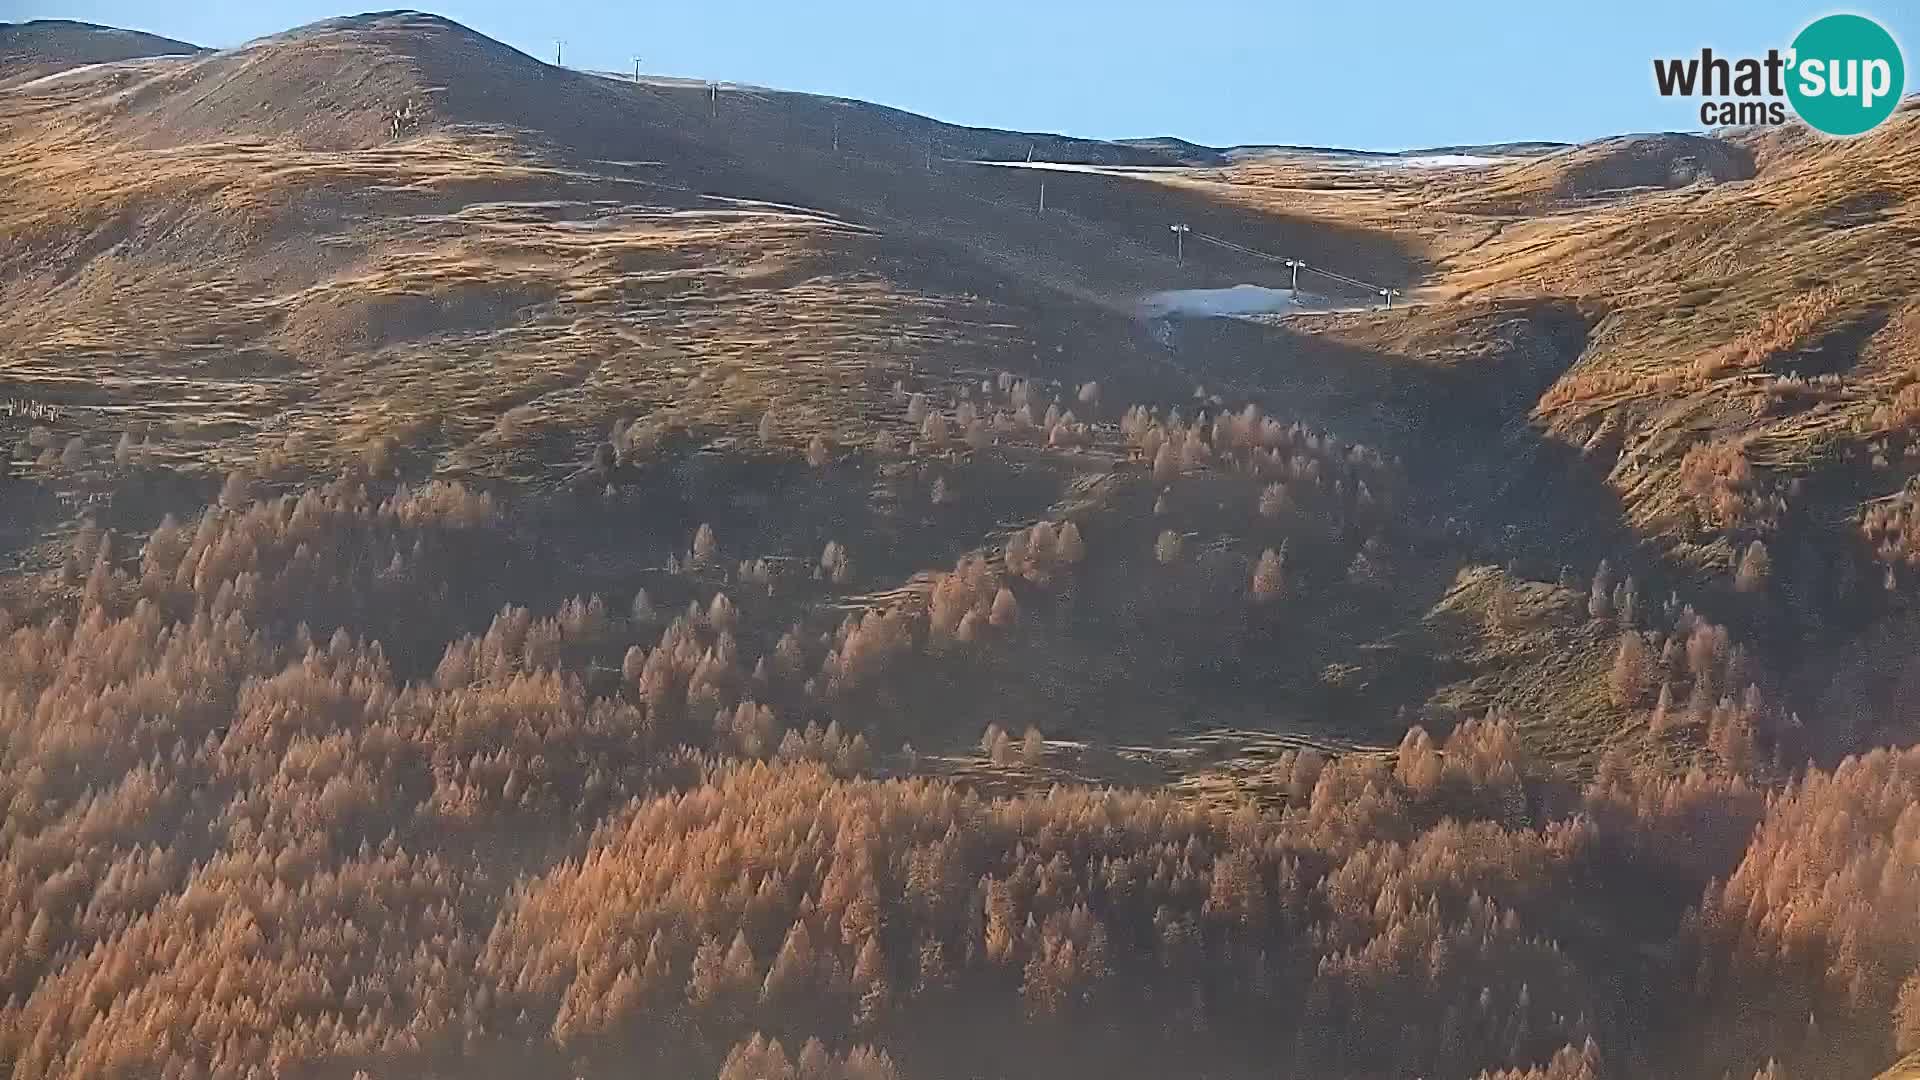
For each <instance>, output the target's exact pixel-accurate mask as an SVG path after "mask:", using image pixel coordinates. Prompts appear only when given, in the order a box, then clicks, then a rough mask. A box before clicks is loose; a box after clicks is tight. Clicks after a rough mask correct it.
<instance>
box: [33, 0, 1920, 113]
mask: <svg viewBox="0 0 1920 1080" xmlns="http://www.w3.org/2000/svg"><path fill="white" fill-rule="evenodd" d="M378 2H379V0H372V3H378ZM389 2H404V0H389ZM362 3H363V4H364V3H368V0H362ZM352 4H353V0H244V2H241V0H199V2H194V3H180V2H177V0H0V17H5V18H10V19H24V18H69V19H81V20H85V21H89V22H99V23H108V24H111V25H115V26H124V27H129V28H133V29H138V30H147V31H151V32H154V33H160V34H166V35H168V36H170V37H177V38H182V39H185V40H188V41H193V42H196V43H198V44H202V45H211V46H230V45H237V44H239V43H241V42H243V41H246V40H248V39H250V38H253V37H258V36H260V35H262V34H267V33H273V32H276V31H279V30H283V29H287V28H288V27H291V26H295V25H299V24H301V23H306V22H311V21H313V20H315V19H319V18H325V17H327V16H330V15H341V14H351V13H353V12H355V11H358V10H361V9H360V8H356V7H353V6H352ZM427 10H432V11H435V12H437V13H439V14H442V15H445V16H447V17H449V18H452V19H455V20H458V21H460V22H462V23H465V24H467V25H468V26H471V27H473V28H474V29H476V30H479V31H481V32H482V33H485V34H488V35H490V36H492V37H496V38H499V39H501V40H503V41H506V42H508V43H509V44H512V45H514V46H516V47H518V48H521V49H523V50H525V51H527V52H530V53H533V54H534V55H536V56H540V57H542V58H543V59H549V60H550V59H552V56H553V48H554V45H553V42H554V39H555V38H561V39H564V40H565V41H566V42H567V45H566V55H565V59H566V61H567V63H568V65H569V66H574V67H592V68H605V69H613V70H631V69H632V64H633V60H632V57H633V56H634V55H635V54H636V53H637V54H639V55H640V56H641V57H642V58H643V61H642V62H643V64H644V66H645V68H646V70H648V71H651V72H655V73H659V74H667V75H684V76H689V77H694V78H709V79H726V80H733V81H738V82H751V83H758V84H760V85H764V86H774V87H780V88H783V89H791V90H807V91H815V92H820V93H831V94H842V95H846V96H849V97H856V98H862V99H865V100H868V101H877V102H881V103H883V104H887V105H895V106H898V107H901V108H905V109H911V110H913V111H915V112H920V113H925V114H928V115H931V116H935V117H938V118H940V119H942V120H948V121H953V122H956V123H965V124H979V125H986V126H992V127H1006V128H1018V129H1025V130H1038V131H1058V132H1064V133H1067V134H1072V135H1081V136H1088V137H1096V138H1116V137H1125V136H1145V135H1177V136H1180V137H1182V138H1186V139H1191V140H1193V141H1195V142H1200V143H1208V144H1214V145H1223V144H1232V143H1259V142H1278V143H1298V144H1307V145H1336V146H1350V147H1358V148H1363V149H1384V150H1392V149H1406V148H1410V147H1419V146H1434V145H1443V144H1450V143H1476V142H1497V141H1506V140H1515V139H1553V140H1561V141H1574V140H1580V139H1588V138H1594V137H1597V136H1601V135H1610V134H1616V133H1619V132H1623V131H1646V130H1669V129H1671V130H1695V129H1698V128H1699V126H1700V125H1699V120H1698V116H1697V113H1696V109H1697V103H1695V104H1689V103H1688V102H1685V101H1681V100H1663V99H1661V98H1660V97H1659V96H1657V95H1656V94H1655V93H1654V92H1653V79H1652V74H1651V72H1652V67H1651V61H1652V59H1653V58H1654V57H1655V56H1684V55H1687V54H1689V53H1692V54H1696V55H1697V54H1698V52H1699V50H1700V47H1701V46H1703V45H1711V46H1712V47H1713V48H1714V50H1715V51H1716V52H1719V53H1723V54H1728V55H1735V56H1739V55H1750V54H1756V53H1764V51H1765V50H1766V49H1767V48H1768V47H1769V46H1778V47H1785V46H1786V45H1787V43H1788V42H1789V41H1791V39H1792V37H1793V35H1794V34H1795V33H1796V32H1797V31H1798V30H1799V28H1800V27H1801V26H1803V25H1805V24H1806V23H1807V22H1809V21H1811V20H1812V19H1813V18H1815V17H1817V16H1819V15H1823V14H1827V13H1828V12H1830V11H1834V10H1853V11H1858V12H1859V13H1861V14H1865V15H1870V16H1872V17H1874V18H1877V19H1879V20H1880V22H1881V23H1882V24H1883V25H1885V26H1887V27H1888V28H1889V29H1890V30H1892V31H1893V34H1894V36H1895V37H1896V38H1897V39H1899V40H1900V42H1901V44H1902V47H1903V50H1904V51H1905V53H1906V58H1907V66H1908V68H1909V74H1908V89H1909V90H1913V89H1914V85H1913V83H1914V79H1915V73H1914V71H1913V69H1914V68H1915V67H1916V66H1920V54H1917V53H1916V52H1915V44H1916V43H1920V4H1915V3H1912V2H1911V0H1898V2H1893V0H1881V2H1879V3H1877V4H1875V5H1870V6H1858V7H1853V8H1843V9H1836V8H1829V7H1821V6H1814V5H1809V4H1807V3H1789V2H1783V0H1608V2H1606V3H1599V4H1586V3H1578V4H1576V3H1563V2H1559V0H1466V2H1440V0H1374V2H1372V3H1366V2H1361V0H1331V2H1329V0H1319V2H1314V3H1295V2H1292V0H1265V2H1256V0H1188V2H1184V3H1175V2H1169V0H1158V2H1154V3H1145V2H1141V0H962V2H959V3H947V4H939V5H935V4H929V3H926V2H925V0H812V2H810V3H795V2H793V0H675V2H672V3H662V2H659V0H633V2H628V3H591V2H587V0H539V2H535V3H528V2H526V0H514V2H509V0H445V2H442V3H435V4H432V5H431V6H430V7H428V8H427Z"/></svg>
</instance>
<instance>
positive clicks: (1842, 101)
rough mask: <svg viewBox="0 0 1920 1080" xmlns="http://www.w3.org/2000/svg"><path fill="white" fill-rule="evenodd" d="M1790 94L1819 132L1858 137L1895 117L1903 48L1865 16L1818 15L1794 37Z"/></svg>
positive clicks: (1903, 68)
mask: <svg viewBox="0 0 1920 1080" xmlns="http://www.w3.org/2000/svg"><path fill="white" fill-rule="evenodd" d="M1790 63H1791V64H1792V72H1791V74H1790V75H1789V76H1788V78H1787V98H1788V100H1790V101H1792V102H1793V111H1794V112H1797V113H1799V114H1800V119H1802V120H1805V121H1806V122H1807V123H1808V124H1810V125H1811V126H1812V127H1813V128H1814V129H1815V130H1817V131H1824V132H1826V133H1827V134H1829V135H1858V134H1861V133H1862V132H1866V131H1871V130H1873V129H1874V128H1875V127H1876V126H1878V125H1879V123H1880V121H1882V120H1885V119H1886V118H1887V117H1889V116H1892V115H1893V110H1894V108H1895V107H1897V106H1898V105H1899V104H1900V95H1901V93H1902V92H1903V91H1904V90H1905V88H1906V80H1907V70H1906V65H1905V64H1903V63H1902V62H1901V60H1900V46H1899V44H1898V43H1897V42H1895V41H1894V40H1893V35H1892V34H1889V33H1887V31H1886V28H1885V27H1883V26H1881V25H1880V24H1879V23H1877V22H1874V21H1873V20H1872V19H1869V18H1866V17H1865V16H1862V15H1828V16H1826V17H1825V18H1821V19H1815V20H1814V21H1813V22H1811V23H1809V24H1808V25H1807V28H1806V29H1805V30H1802V31H1800V36H1799V37H1796V38H1794V39H1793V59H1792V60H1791V61H1790Z"/></svg>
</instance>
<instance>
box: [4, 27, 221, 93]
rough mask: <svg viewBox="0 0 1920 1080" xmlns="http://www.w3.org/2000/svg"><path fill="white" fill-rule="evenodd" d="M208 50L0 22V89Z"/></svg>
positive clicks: (134, 33)
mask: <svg viewBox="0 0 1920 1080" xmlns="http://www.w3.org/2000/svg"><path fill="white" fill-rule="evenodd" d="M205 51H206V50H204V49H202V48H200V46H198V45H190V44H188V43H186V42H184V41H175V40H174V39H172V38H167V37H160V36H159V35H157V34H143V33H141V32H139V31H138V30H120V29H116V28H114V27H111V26H95V25H93V24H92V23H82V22H71V21H69V20H66V19H34V20H32V21H31V22H24V23H0V73H4V74H0V87H5V86H9V85H18V84H20V83H24V82H30V81H32V80H34V79H38V78H41V77H42V76H45V75H51V74H53V73H54V72H57V71H65V70H67V69H69V68H75V67H80V66H82V65H86V64H111V63H114V62H116V61H120V60H138V59H142V58H146V57H155V56H168V57H172V56H193V55H195V54H198V53H202V52H205Z"/></svg>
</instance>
